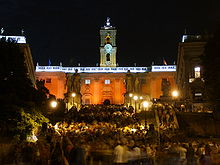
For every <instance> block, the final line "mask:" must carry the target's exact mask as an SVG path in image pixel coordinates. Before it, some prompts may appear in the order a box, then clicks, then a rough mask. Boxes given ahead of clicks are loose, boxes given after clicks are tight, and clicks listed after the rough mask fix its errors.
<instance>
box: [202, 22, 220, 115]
mask: <svg viewBox="0 0 220 165" xmlns="http://www.w3.org/2000/svg"><path fill="white" fill-rule="evenodd" d="M202 63H203V66H204V79H205V86H206V92H207V96H208V100H209V101H210V102H211V103H212V104H213V105H214V107H215V110H218V111H219V112H220V24H219V25H218V27H217V30H216V32H215V33H214V35H213V37H211V38H210V39H209V41H208V42H207V44H206V47H205V52H204V55H203V57H202Z"/></svg>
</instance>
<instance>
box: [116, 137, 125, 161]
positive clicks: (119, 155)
mask: <svg viewBox="0 0 220 165" xmlns="http://www.w3.org/2000/svg"><path fill="white" fill-rule="evenodd" d="M126 145H127V140H126V139H125V138H122V139H121V141H118V145H117V146H116V147H115V148H114V151H113V162H114V165H127V163H128V156H127V153H128V148H127V146H126Z"/></svg>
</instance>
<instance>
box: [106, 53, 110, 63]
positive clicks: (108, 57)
mask: <svg viewBox="0 0 220 165" xmlns="http://www.w3.org/2000/svg"><path fill="white" fill-rule="evenodd" d="M106 61H110V54H109V53H108V54H106Z"/></svg>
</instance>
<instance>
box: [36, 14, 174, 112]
mask: <svg viewBox="0 0 220 165" xmlns="http://www.w3.org/2000/svg"><path fill="white" fill-rule="evenodd" d="M116 34H117V30H116V28H115V27H113V26H111V24H110V19H109V18H107V21H106V24H105V26H103V27H101V29H100V48H99V49H100V66H99V67H74V66H73V67H65V66H40V65H37V66H36V70H35V74H36V78H37V79H38V80H44V81H45V86H46V87H47V88H48V89H49V91H50V93H51V94H53V95H55V96H56V98H60V99H65V101H66V104H67V107H68V109H69V108H71V107H72V106H73V105H76V106H78V105H80V104H102V103H103V102H109V103H110V104H124V105H126V106H129V105H134V103H136V102H139V103H140V102H141V101H142V100H152V99H160V98H163V99H170V98H171V91H172V90H174V89H176V84H175V80H174V77H175V74H176V66H175V65H152V66H149V67H147V66H146V67H123V66H118V65H117V61H116V55H117V44H116ZM119 56H120V55H119ZM133 96H138V97H137V99H135V100H134V99H133Z"/></svg>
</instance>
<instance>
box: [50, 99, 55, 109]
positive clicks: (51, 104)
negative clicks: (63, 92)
mask: <svg viewBox="0 0 220 165" xmlns="http://www.w3.org/2000/svg"><path fill="white" fill-rule="evenodd" d="M50 106H51V107H52V108H56V107H57V101H54V100H53V101H51V102H50Z"/></svg>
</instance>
